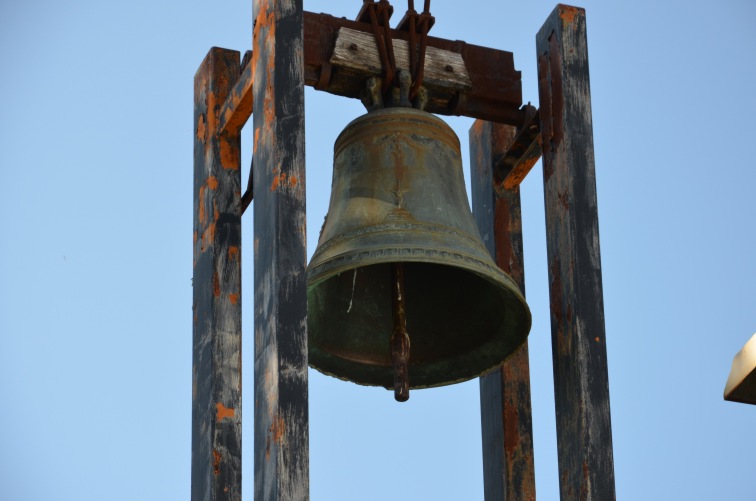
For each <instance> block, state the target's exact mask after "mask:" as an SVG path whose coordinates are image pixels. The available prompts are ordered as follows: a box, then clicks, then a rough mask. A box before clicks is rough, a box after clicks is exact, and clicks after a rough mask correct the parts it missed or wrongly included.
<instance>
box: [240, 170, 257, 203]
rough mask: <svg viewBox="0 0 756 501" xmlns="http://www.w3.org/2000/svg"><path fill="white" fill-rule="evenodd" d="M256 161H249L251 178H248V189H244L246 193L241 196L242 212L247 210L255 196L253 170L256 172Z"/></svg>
mask: <svg viewBox="0 0 756 501" xmlns="http://www.w3.org/2000/svg"><path fill="white" fill-rule="evenodd" d="M254 167H255V161H254V159H253V160H252V161H251V162H250V163H249V178H248V179H247V189H246V190H245V191H244V195H242V197H241V213H242V215H243V214H244V211H246V210H247V207H249V204H251V203H252V199H253V198H254V189H253V188H254V181H252V172H254Z"/></svg>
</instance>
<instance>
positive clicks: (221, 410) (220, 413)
mask: <svg viewBox="0 0 756 501" xmlns="http://www.w3.org/2000/svg"><path fill="white" fill-rule="evenodd" d="M215 408H216V410H217V418H216V420H217V421H222V420H224V419H231V418H233V417H234V414H235V411H234V409H233V408H229V407H226V406H225V405H223V404H222V403H220V402H218V403H217V404H215Z"/></svg>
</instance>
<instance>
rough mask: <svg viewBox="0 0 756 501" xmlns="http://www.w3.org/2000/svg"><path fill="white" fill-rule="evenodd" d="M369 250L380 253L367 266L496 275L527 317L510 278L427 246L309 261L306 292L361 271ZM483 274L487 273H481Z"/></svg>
mask: <svg viewBox="0 0 756 501" xmlns="http://www.w3.org/2000/svg"><path fill="white" fill-rule="evenodd" d="M371 251H376V252H377V251H382V252H381V253H380V255H378V254H373V255H371V256H370V257H369V259H370V263H371V264H390V263H396V262H403V263H429V264H435V265H438V266H450V267H457V268H462V269H464V270H467V271H470V272H472V273H475V274H476V275H478V276H480V277H482V278H484V279H486V280H489V281H492V280H490V279H491V277H492V276H496V277H497V278H498V279H499V281H500V282H502V283H504V284H506V286H507V288H508V289H509V290H510V291H511V292H512V293H513V294H514V295H515V296H516V297H517V299H518V300H519V301H520V302H521V303H522V304H523V305H524V306H525V309H526V310H527V312H528V316H530V308H529V307H528V304H527V302H526V300H525V296H524V295H523V294H522V292H521V291H520V287H519V286H518V285H517V283H516V282H515V281H514V280H513V279H512V277H510V276H509V275H507V274H506V273H505V272H504V271H503V270H502V269H501V268H499V267H498V266H496V265H495V264H494V265H491V264H488V263H486V262H485V261H483V260H481V259H479V258H478V257H476V256H473V255H471V254H467V253H462V252H458V251H456V252H452V251H448V250H446V251H438V250H436V249H432V248H427V247H417V246H416V247H398V246H394V247H389V248H387V247H385V246H383V247H375V248H374V249H361V250H358V251H352V252H347V253H343V254H339V255H337V256H334V257H332V258H329V259H327V260H324V261H322V262H318V263H316V264H315V266H312V262H311V263H310V265H309V266H308V267H307V290H310V289H311V288H313V287H315V286H317V285H318V284H320V283H322V282H324V281H326V280H328V279H329V278H331V277H334V276H336V275H340V274H341V273H345V272H348V271H351V270H354V269H356V268H361V267H362V265H363V263H364V259H365V253H370V252H371ZM439 255H441V256H442V257H451V258H452V259H453V261H449V262H439V261H438V256H439ZM312 261H315V259H314V258H313V260H312ZM339 262H341V263H339ZM484 271H485V272H488V273H489V274H486V273H484ZM531 323H532V319H531ZM529 330H530V329H529V328H528V331H529Z"/></svg>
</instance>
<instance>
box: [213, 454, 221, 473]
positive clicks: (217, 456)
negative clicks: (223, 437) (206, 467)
mask: <svg viewBox="0 0 756 501" xmlns="http://www.w3.org/2000/svg"><path fill="white" fill-rule="evenodd" d="M220 462H221V453H220V452H218V451H217V450H213V474H215V475H220Z"/></svg>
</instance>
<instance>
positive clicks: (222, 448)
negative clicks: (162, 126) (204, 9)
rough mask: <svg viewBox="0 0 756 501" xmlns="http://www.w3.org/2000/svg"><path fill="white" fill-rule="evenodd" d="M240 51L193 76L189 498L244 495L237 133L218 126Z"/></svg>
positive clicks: (210, 61)
mask: <svg viewBox="0 0 756 501" xmlns="http://www.w3.org/2000/svg"><path fill="white" fill-rule="evenodd" d="M238 75H239V53H238V52H236V51H232V50H226V49H218V48H213V49H211V50H210V52H209V53H208V54H207V57H206V58H205V60H204V61H203V62H202V64H201V65H200V68H199V70H197V74H196V75H195V77H194V132H195V134H194V275H193V278H192V284H193V296H194V299H193V305H192V310H193V320H192V325H193V329H192V330H193V345H194V350H193V363H192V499H193V500H195V501H198V500H209V499H212V500H216V499H218V500H220V499H241V210H240V201H239V198H240V185H241V177H240V169H239V167H240V165H239V163H240V160H239V159H240V141H239V135H238V134H236V135H234V134H230V135H229V134H227V133H225V132H221V131H220V109H221V105H222V104H223V103H224V101H225V100H226V99H227V97H228V96H229V94H231V90H232V86H233V84H234V82H235V81H236V79H237V77H238Z"/></svg>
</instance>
